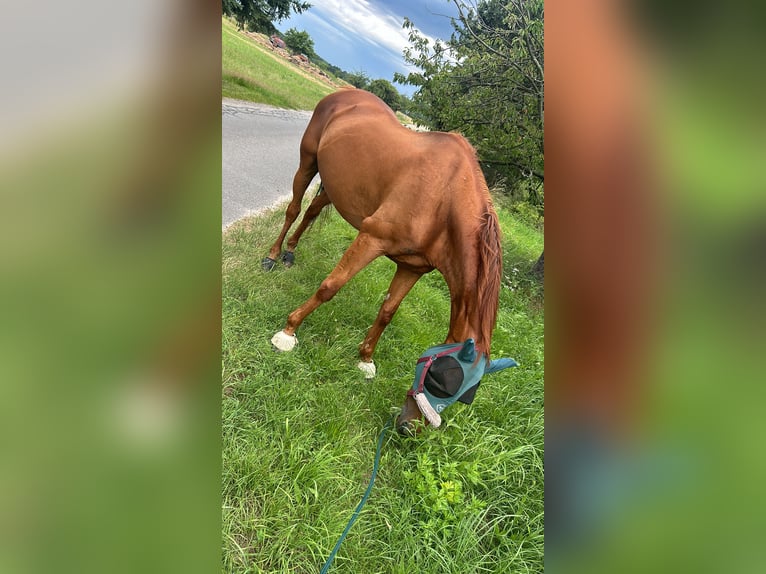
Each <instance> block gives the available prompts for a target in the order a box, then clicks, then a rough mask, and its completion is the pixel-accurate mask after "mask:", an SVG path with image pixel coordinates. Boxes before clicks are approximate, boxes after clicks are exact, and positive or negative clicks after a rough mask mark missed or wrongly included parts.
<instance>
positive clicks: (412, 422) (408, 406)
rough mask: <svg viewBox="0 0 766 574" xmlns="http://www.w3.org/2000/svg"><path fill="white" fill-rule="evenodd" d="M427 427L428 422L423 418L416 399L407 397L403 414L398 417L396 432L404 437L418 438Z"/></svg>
mask: <svg viewBox="0 0 766 574" xmlns="http://www.w3.org/2000/svg"><path fill="white" fill-rule="evenodd" d="M427 425H428V421H427V420H425V419H424V418H423V415H422V413H421V412H420V409H419V408H418V404H417V403H416V402H415V399H413V398H412V397H411V396H410V395H407V400H406V401H405V402H404V406H403V407H402V412H401V413H399V416H398V417H396V424H395V427H396V432H398V433H399V434H400V435H402V436H416V435H417V434H418V433H420V431H422V430H423V429H424V428H425V427H426V426H427Z"/></svg>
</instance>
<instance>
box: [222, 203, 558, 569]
mask: <svg viewBox="0 0 766 574" xmlns="http://www.w3.org/2000/svg"><path fill="white" fill-rule="evenodd" d="M307 201H308V200H307ZM499 215H500V221H501V227H502V229H503V233H504V237H505V238H504V244H505V246H506V247H505V251H504V253H505V261H504V264H505V280H504V286H503V288H502V292H501V294H500V313H499V317H498V323H497V329H496V331H495V335H494V340H493V356H496V357H498V356H512V357H514V358H516V359H517V361H518V362H519V363H520V366H519V367H517V368H515V369H508V370H506V371H503V372H500V373H497V374H494V375H491V376H487V377H486V378H485V379H484V381H483V382H482V385H481V388H480V389H479V392H478V393H477V395H476V399H475V401H474V403H473V405H471V406H470V407H469V406H465V405H462V404H460V403H457V404H456V405H454V406H453V407H451V408H450V409H448V410H447V411H445V413H444V415H443V417H444V422H443V425H442V428H440V429H438V430H433V429H427V430H425V431H424V432H423V433H421V434H420V435H419V436H418V437H416V438H401V437H398V436H396V435H395V434H389V435H387V437H386V439H385V442H384V445H383V455H382V460H381V464H380V472H379V474H378V479H377V481H376V484H375V488H374V490H373V492H372V496H371V497H370V499H369V501H368V503H367V505H366V506H365V508H364V510H363V511H362V513H361V516H360V517H359V520H358V521H357V523H356V524H355V525H354V527H353V529H352V530H351V532H350V534H349V536H348V538H347V539H346V541H345V542H344V544H343V546H342V548H341V550H340V552H339V554H338V556H337V558H336V560H335V562H334V565H333V570H332V571H333V572H337V573H339V574H340V573H343V572H346V573H355V574H358V573H362V572H364V573H370V574H375V573H402V574H404V573H408V574H411V573H413V572H417V573H422V574H425V573H434V574H448V573H454V574H465V573H472V572H497V573H503V574H505V573H508V572H542V571H543V462H542V461H543V311H542V305H541V295H540V293H539V290H538V287H537V286H536V285H534V284H533V283H532V282H531V281H527V280H525V276H526V275H525V273H526V270H527V269H528V268H529V267H530V266H531V265H532V263H534V261H535V259H536V258H537V256H538V255H539V252H540V251H541V250H542V234H541V233H540V232H539V231H537V230H535V229H531V228H529V227H528V226H526V225H525V224H523V223H521V222H519V221H517V220H516V219H514V218H513V217H512V216H511V215H510V213H509V212H507V211H505V210H499ZM282 222H283V212H282V211H276V212H271V213H267V214H265V215H263V216H261V217H258V218H252V219H247V220H243V221H241V222H239V223H237V224H235V225H234V226H233V228H231V229H230V230H229V231H228V232H227V234H226V235H225V236H224V240H223V364H222V369H223V391H222V400H223V548H224V550H223V552H224V554H223V569H224V570H225V571H226V572H238V573H245V572H291V573H296V572H297V573H309V572H311V573H315V572H319V569H320V567H321V565H322V563H323V562H324V560H325V559H326V557H327V556H328V554H329V552H330V551H331V550H332V548H333V545H334V544H335V541H336V539H337V538H338V536H339V535H340V533H341V532H342V531H343V528H344V527H345V525H346V522H347V521H348V519H349V517H350V515H351V513H352V511H353V509H354V508H355V507H356V505H357V503H358V502H359V500H360V499H361V496H362V494H363V492H364V490H365V488H366V485H367V482H368V480H369V477H370V473H371V470H372V460H373V455H374V451H375V441H376V437H377V434H378V433H379V432H380V429H381V428H382V427H383V425H384V424H385V422H386V421H387V420H388V419H389V418H390V417H391V415H392V414H393V413H395V412H396V411H397V409H398V407H399V406H400V405H401V404H402V402H403V400H404V396H405V392H406V390H407V389H408V388H409V386H410V384H411V381H412V376H413V373H414V366H415V360H416V358H417V357H418V356H419V355H420V353H421V352H422V351H423V350H424V349H425V348H426V347H428V346H430V345H433V344H437V343H441V342H443V339H444V336H445V334H446V332H447V327H448V322H449V296H448V292H447V288H446V284H445V283H444V280H443V279H442V277H441V275H439V274H438V272H434V273H431V274H429V275H427V276H425V277H424V278H423V279H421V281H420V282H419V283H418V284H417V285H416V286H415V288H414V289H413V290H412V292H411V293H410V294H409V295H408V297H407V298H406V299H405V300H404V302H403V303H402V306H401V308H400V310H399V312H398V313H397V315H396V316H395V317H394V319H393V321H392V323H391V325H389V327H388V329H387V330H386V332H385V333H384V334H383V336H382V338H381V340H380V344H379V345H378V349H377V351H376V356H375V360H376V363H377V366H378V376H377V378H376V379H374V380H373V381H371V382H367V381H365V380H364V379H363V377H362V375H361V373H359V372H358V371H357V370H356V367H355V365H356V362H357V360H358V359H357V355H356V352H357V345H358V343H359V342H360V341H361V340H362V339H363V338H364V335H365V333H366V330H367V328H368V327H369V325H370V324H371V323H372V321H373V319H374V318H375V315H376V313H377V310H378V307H379V305H380V303H381V301H382V298H383V296H384V295H385V293H386V290H387V288H388V283H389V282H390V279H391V276H392V274H393V270H394V265H393V263H391V262H390V261H388V260H387V259H385V258H383V259H380V260H377V261H375V262H373V263H372V264H371V265H369V266H368V267H367V268H366V269H364V270H363V271H362V272H361V273H359V274H358V275H357V276H356V277H355V278H354V279H353V280H352V281H351V282H350V283H349V284H348V285H346V286H345V287H344V288H343V289H342V290H341V291H340V292H339V293H338V294H337V295H336V297H335V298H334V299H333V300H332V301H330V302H328V303H327V304H325V305H323V306H321V307H320V308H319V309H318V310H317V311H315V312H314V313H313V314H312V315H310V316H309V317H308V318H307V319H306V321H305V323H304V324H303V325H302V326H301V328H300V329H299V330H298V333H297V335H298V339H299V344H298V347H297V348H296V349H295V350H294V351H293V352H291V353H284V354H279V353H275V352H274V351H273V350H272V348H271V344H270V342H269V339H270V338H271V335H272V334H273V333H274V332H276V331H277V330H279V329H281V328H282V327H283V325H284V321H285V319H286V316H287V314H288V313H289V312H290V311H292V310H293V309H294V308H295V307H297V306H298V305H299V304H300V303H302V302H303V301H304V300H305V299H306V298H308V297H309V296H310V295H311V294H312V293H313V292H314V290H315V289H316V288H317V287H318V285H319V283H320V282H321V280H322V279H323V278H324V277H325V276H326V275H327V274H328V273H329V271H330V270H331V269H332V268H333V266H334V265H335V264H336V263H337V261H338V259H339V258H340V256H341V254H342V253H343V251H344V250H345V248H346V247H347V246H348V245H349V243H350V242H351V241H352V239H353V238H354V237H355V235H356V230H354V229H353V228H351V227H350V226H349V225H348V224H346V223H345V222H344V221H343V220H342V219H341V218H340V217H339V216H338V215H337V214H336V213H332V214H331V215H330V217H329V218H327V220H326V221H325V222H320V223H317V224H316V225H315V226H314V228H312V229H311V230H310V231H309V232H308V233H307V234H306V235H305V236H304V237H303V239H302V241H301V243H300V245H299V246H298V249H297V251H296V256H297V261H296V264H295V266H294V267H293V268H291V269H285V268H283V267H281V266H278V267H277V268H276V269H275V270H274V271H273V272H271V273H264V272H262V271H261V269H260V260H261V258H262V257H263V256H264V255H265V254H266V252H267V250H268V247H269V245H270V244H271V243H272V241H273V240H274V238H275V236H276V235H277V233H278V231H279V228H280V227H281V224H282ZM517 239H518V240H519V241H517ZM514 269H515V270H516V271H514Z"/></svg>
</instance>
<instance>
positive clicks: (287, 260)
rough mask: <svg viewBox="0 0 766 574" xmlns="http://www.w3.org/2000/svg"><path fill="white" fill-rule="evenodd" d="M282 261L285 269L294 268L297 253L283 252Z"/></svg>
mask: <svg viewBox="0 0 766 574" xmlns="http://www.w3.org/2000/svg"><path fill="white" fill-rule="evenodd" d="M281 259H282V263H283V264H284V266H285V267H292V266H293V263H295V253H291V252H290V251H283V252H282V257H281Z"/></svg>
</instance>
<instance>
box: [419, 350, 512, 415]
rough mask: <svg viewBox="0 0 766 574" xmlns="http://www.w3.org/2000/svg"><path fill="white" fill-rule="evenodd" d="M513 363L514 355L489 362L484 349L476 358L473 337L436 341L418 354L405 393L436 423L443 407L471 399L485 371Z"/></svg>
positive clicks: (498, 368) (496, 369)
mask: <svg viewBox="0 0 766 574" xmlns="http://www.w3.org/2000/svg"><path fill="white" fill-rule="evenodd" d="M516 365H517V363H516V361H514V360H513V359H495V360H493V361H490V362H489V363H488V362H487V361H486V359H485V358H484V354H483V353H482V354H481V355H480V356H479V357H478V359H477V355H476V348H475V343H474V340H473V339H467V340H466V341H465V342H464V343H446V344H444V345H436V346H435V347H430V348H429V349H426V351H425V352H424V353H423V354H422V355H420V358H419V359H418V362H417V365H416V367H415V380H414V381H413V383H412V388H411V389H410V390H409V391H407V394H408V395H412V396H413V397H414V398H415V402H416V403H417V405H418V408H419V409H420V412H421V413H422V414H423V416H425V417H426V419H427V420H428V422H429V423H431V424H432V425H433V426H434V427H438V426H439V425H440V424H441V422H442V420H441V415H440V413H441V412H442V411H443V410H444V409H445V408H447V407H448V406H450V405H451V404H453V403H454V402H455V401H460V402H461V403H465V404H467V405H470V404H471V403H472V402H473V397H474V395H475V394H476V389H477V388H479V383H481V378H482V377H483V376H484V375H485V374H488V373H494V372H496V371H501V370H503V369H507V368H508V367H515V366H516Z"/></svg>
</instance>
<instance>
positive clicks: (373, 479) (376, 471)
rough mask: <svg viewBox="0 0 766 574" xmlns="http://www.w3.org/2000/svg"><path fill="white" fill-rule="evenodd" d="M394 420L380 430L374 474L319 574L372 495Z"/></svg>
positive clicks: (324, 573) (323, 573) (326, 565)
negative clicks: (386, 438) (384, 441)
mask: <svg viewBox="0 0 766 574" xmlns="http://www.w3.org/2000/svg"><path fill="white" fill-rule="evenodd" d="M393 420H394V417H393V416H391V418H390V419H388V422H387V423H386V424H385V425H384V426H383V430H382V431H380V436H379V437H378V448H377V450H376V451H375V462H374V463H373V465H372V476H371V477H370V484H368V485H367V490H366V491H365V493H364V496H363V497H362V500H361V501H360V502H359V504H358V505H357V507H356V510H354V514H352V515H351V519H350V520H349V521H348V524H347V525H346V529H345V530H344V531H343V534H341V535H340V538H338V541H337V542H336V543H335V548H333V549H332V552H330V557H329V558H327V560H326V561H325V563H324V566H322V570H321V572H320V573H319V574H327V571H328V570H329V569H330V565H331V564H332V561H333V560H334V559H335V555H336V554H337V553H338V550H340V545H341V544H342V543H343V541H344V540H345V539H346V535H347V534H348V531H349V530H351V527H352V526H353V525H354V522H356V519H357V518H358V517H359V513H360V512H361V511H362V508H363V507H364V503H365V502H367V499H368V498H369V497H370V492H372V485H373V484H375V476H376V475H377V474H378V464H380V449H381V447H382V446H383V437H384V436H385V434H386V429H387V428H388V427H390V426H391V423H392V422H393Z"/></svg>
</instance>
